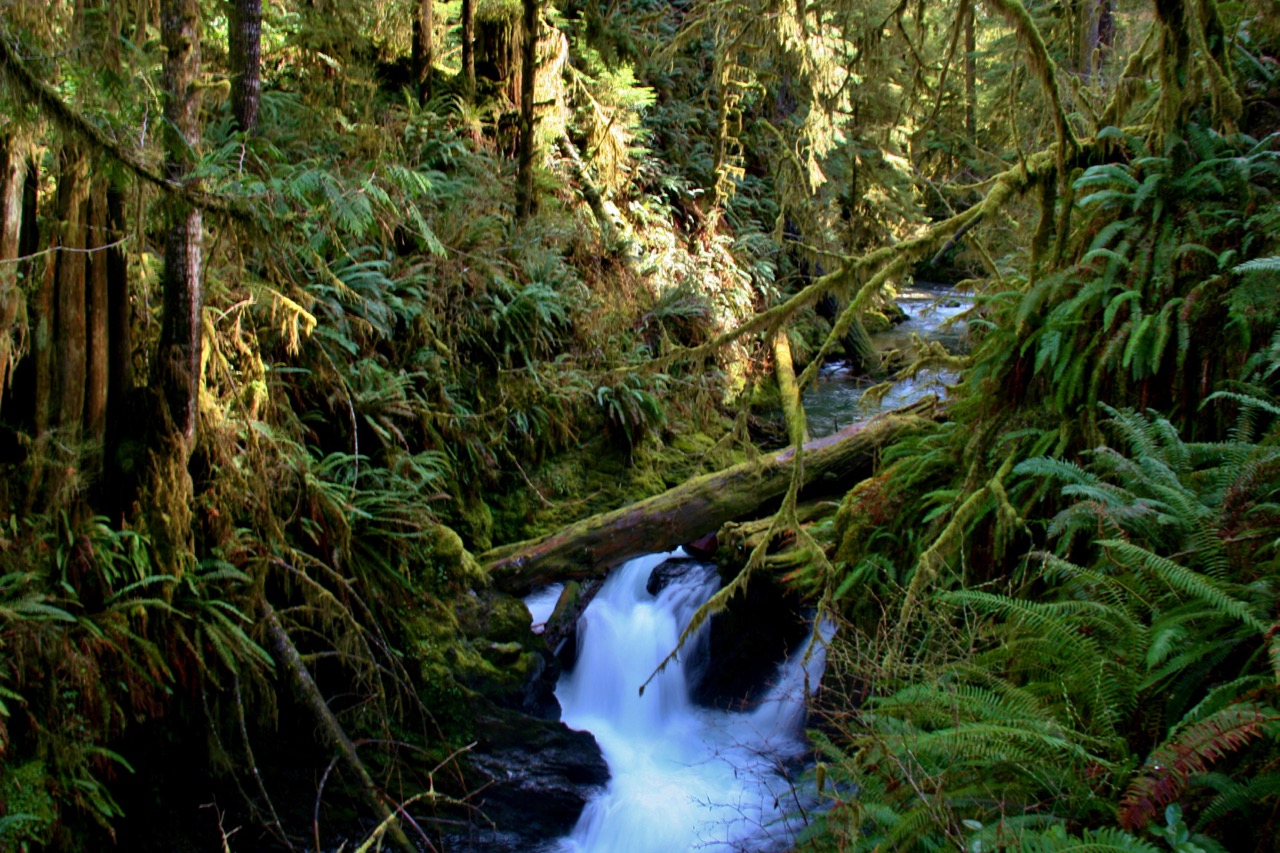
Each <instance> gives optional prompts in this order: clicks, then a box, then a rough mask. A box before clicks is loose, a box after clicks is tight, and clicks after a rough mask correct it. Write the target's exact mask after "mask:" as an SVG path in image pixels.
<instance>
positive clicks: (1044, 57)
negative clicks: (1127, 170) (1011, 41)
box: [989, 0, 1080, 165]
mask: <svg viewBox="0 0 1280 853" xmlns="http://www.w3.org/2000/svg"><path fill="white" fill-rule="evenodd" d="M989 2H990V3H991V5H992V6H993V7H994V8H995V9H996V11H998V12H999V13H1000V14H1001V15H1003V16H1004V18H1005V20H1006V21H1008V22H1009V24H1010V26H1012V27H1013V28H1014V29H1015V30H1016V31H1017V33H1018V36H1019V37H1020V38H1021V39H1022V42H1023V47H1025V48H1026V50H1027V54H1028V56H1029V58H1030V59H1029V62H1028V63H1027V64H1028V65H1029V66H1030V67H1031V71H1032V73H1034V74H1035V75H1036V77H1037V78H1039V80H1040V86H1041V87H1042V88H1043V89H1044V91H1045V94H1046V95H1047V96H1048V97H1049V105H1050V107H1051V108H1052V110H1053V126H1054V129H1055V130H1056V131H1057V134H1058V162H1059V165H1062V164H1065V162H1066V161H1067V159H1068V158H1069V157H1071V155H1072V154H1074V153H1075V152H1076V151H1077V150H1079V148H1080V141H1079V140H1078V139H1076V135H1075V132H1074V131H1073V130H1072V129H1071V122H1070V120H1069V119H1068V118H1067V113H1066V111H1065V110H1064V109H1063V108H1062V94H1061V93H1060V92H1059V91H1058V65H1057V63H1055V62H1054V61H1053V57H1051V56H1049V48H1048V46H1047V45H1045V42H1044V36H1043V35H1041V33H1040V28H1039V27H1037V26H1036V22H1035V21H1034V20H1032V18H1031V13H1030V12H1028V11H1027V7H1026V6H1024V5H1022V0H989Z"/></svg>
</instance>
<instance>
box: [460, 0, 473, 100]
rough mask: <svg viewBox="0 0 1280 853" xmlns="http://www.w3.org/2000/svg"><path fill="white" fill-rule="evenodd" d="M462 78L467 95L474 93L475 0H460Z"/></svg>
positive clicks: (470, 95)
mask: <svg viewBox="0 0 1280 853" xmlns="http://www.w3.org/2000/svg"><path fill="white" fill-rule="evenodd" d="M462 79H463V82H464V84H465V86H466V94H467V97H468V98H470V97H472V96H474V95H475V93H476V0H462Z"/></svg>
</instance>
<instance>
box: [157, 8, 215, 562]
mask: <svg viewBox="0 0 1280 853" xmlns="http://www.w3.org/2000/svg"><path fill="white" fill-rule="evenodd" d="M160 21H161V36H162V39H163V42H164V46H165V50H166V56H165V63H164V80H165V92H166V95H167V102H166V104H165V119H166V120H167V122H168V128H167V129H168V134H167V136H166V139H165V155H166V156H165V171H166V173H167V174H168V177H169V179H170V180H172V181H180V182H189V180H190V178H189V174H190V171H191V168H192V165H193V163H194V153H195V150H196V148H197V146H198V144H199V142H200V123H199V117H200V90H199V87H198V83H199V73H200V4H199V2H198V0H164V2H163V3H162V4H161V7H160ZM171 203H172V205H173V206H172V208H171V210H170V214H169V226H168V232H167V234H166V236H165V248H164V275H163V279H162V287H163V309H162V310H163V317H162V319H161V325H160V341H159V345H158V347H157V351H156V354H155V357H154V358H153V359H152V362H151V388H152V390H153V391H154V401H155V406H156V409H157V411H156V412H155V414H154V417H155V423H154V424H153V425H152V432H151V441H150V443H151V457H150V462H149V465H148V472H147V480H146V484H145V489H146V492H147V494H146V496H145V498H144V504H143V505H144V508H145V510H146V512H147V514H148V527H149V529H150V533H151V535H152V539H153V541H154V542H155V547H156V552H157V558H158V560H159V562H160V564H161V565H162V566H163V567H164V568H165V569H166V570H168V571H169V572H170V573H172V574H181V573H182V571H183V567H184V566H185V565H187V563H188V562H189V561H190V560H191V558H192V556H191V555H192V541H191V537H192V530H191V506H190V504H191V498H192V483H191V475H190V473H189V472H188V471H187V463H188V461H189V460H190V458H191V452H192V450H193V449H194V447H195V440H196V426H197V421H198V417H199V384H200V347H201V331H202V330H201V317H200V315H201V312H202V311H203V308H204V292H203V289H202V284H201V265H202V262H203V249H202V245H201V240H202V236H203V231H204V227H203V220H202V218H201V214H200V209H199V208H197V207H195V206H194V205H191V204H190V203H188V202H185V201H183V200H179V199H175V200H173V201H172V202H171Z"/></svg>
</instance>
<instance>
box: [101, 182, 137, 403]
mask: <svg viewBox="0 0 1280 853" xmlns="http://www.w3.org/2000/svg"><path fill="white" fill-rule="evenodd" d="M123 226H124V196H123V195H122V194H121V192H120V189H119V187H116V186H114V185H113V186H111V187H108V189H107V228H108V229H109V231H108V233H109V234H110V237H111V239H110V241H109V242H112V243H115V242H116V241H117V240H118V239H119V237H120V232H121V231H122V229H123ZM106 256H107V315H108V316H107V326H108V335H107V338H108V341H109V344H108V347H109V349H108V353H107V359H108V365H109V366H108V368H107V419H108V422H111V421H119V420H120V418H119V417H118V413H119V412H120V409H121V406H122V404H123V403H124V400H125V398H126V397H127V396H128V394H129V392H130V391H132V390H133V381H134V380H133V304H132V302H131V301H130V295H129V261H128V255H126V253H125V250H124V247H123V246H118V245H114V246H112V247H111V248H109V249H107V251H106Z"/></svg>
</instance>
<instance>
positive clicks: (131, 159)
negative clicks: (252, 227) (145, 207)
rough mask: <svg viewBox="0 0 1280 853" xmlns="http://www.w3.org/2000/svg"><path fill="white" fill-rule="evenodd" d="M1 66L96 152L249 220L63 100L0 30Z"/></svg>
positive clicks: (231, 202) (236, 205) (240, 209)
mask: <svg viewBox="0 0 1280 853" xmlns="http://www.w3.org/2000/svg"><path fill="white" fill-rule="evenodd" d="M0 67H2V68H3V73H4V77H5V79H6V80H8V81H9V84H10V85H11V86H13V87H14V89H16V90H17V92H18V93H19V94H20V95H21V96H23V97H22V98H21V100H29V101H31V102H32V103H34V104H36V105H37V106H38V107H39V108H40V110H41V112H42V113H43V114H44V115H45V116H47V117H48V118H49V119H50V120H51V121H52V122H53V123H54V124H56V125H57V126H58V127H60V128H62V129H63V130H64V131H65V132H67V133H69V134H71V135H72V136H75V137H77V138H79V139H81V140H83V141H84V142H86V143H88V144H89V146H90V147H92V148H93V149H94V150H95V151H96V152H97V153H98V154H100V155H102V156H104V157H106V158H108V159H111V160H115V161H116V162H118V163H120V164H121V165H123V166H124V167H125V168H127V169H128V170H129V171H131V172H133V174H135V175H136V176H138V177H139V178H141V179H142V180H143V181H145V182H147V183H149V184H151V185H153V186H156V187H159V188H160V189H161V190H163V191H164V192H166V193H170V194H172V195H176V196H180V197H182V198H183V200H184V201H186V202H188V203H190V204H192V205H195V206H196V207H199V208H202V209H204V210H209V211H213V212H215V213H223V214H226V215H229V216H233V217H236V218H238V219H245V220H251V219H252V218H253V217H252V215H251V213H250V212H249V211H248V210H247V209H245V207H244V206H243V205H242V204H241V203H240V202H239V201H238V200H236V199H231V198H225V197H221V196H215V195H212V194H210V193H207V192H201V191H200V190H197V189H193V188H191V187H188V186H186V185H185V184H183V183H182V182H181V181H176V180H171V179H170V178H168V177H166V176H165V175H164V174H162V173H161V172H160V171H159V170H158V169H157V168H156V167H154V166H153V165H151V164H150V163H147V162H146V161H145V160H144V159H143V158H142V157H141V156H139V154H138V152H136V151H131V150H130V149H128V148H126V147H124V146H123V145H120V144H119V143H118V142H116V141H115V140H114V139H112V138H111V137H110V136H108V135H107V133H106V132H105V131H103V130H102V128H100V127H98V126H97V125H96V124H94V123H93V122H92V121H90V120H89V119H88V118H87V117H85V116H84V115H82V114H80V113H79V112H78V111H77V110H76V109H75V108H74V107H72V106H71V105H70V104H68V103H66V102H65V101H64V100H62V98H61V96H59V94H58V92H57V90H55V89H54V88H53V87H52V86H50V85H49V84H48V83H45V82H44V81H43V80H41V79H40V78H39V77H37V76H36V75H35V73H34V72H32V70H31V69H30V68H29V67H28V65H27V63H26V61H25V60H24V59H23V58H22V57H21V56H19V55H18V51H17V50H16V49H15V48H14V45H13V36H12V34H10V33H8V32H4V31H3V30H0Z"/></svg>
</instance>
